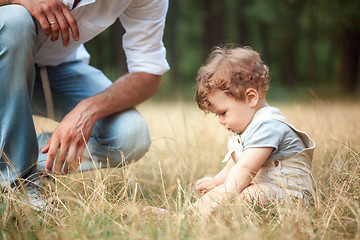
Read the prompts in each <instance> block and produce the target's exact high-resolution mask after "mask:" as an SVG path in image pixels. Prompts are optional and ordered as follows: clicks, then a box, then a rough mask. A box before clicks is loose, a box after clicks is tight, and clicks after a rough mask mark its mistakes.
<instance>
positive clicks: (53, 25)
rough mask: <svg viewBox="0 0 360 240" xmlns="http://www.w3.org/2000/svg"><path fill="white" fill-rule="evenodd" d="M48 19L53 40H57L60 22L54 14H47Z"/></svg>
mask: <svg viewBox="0 0 360 240" xmlns="http://www.w3.org/2000/svg"><path fill="white" fill-rule="evenodd" d="M47 20H48V22H49V25H50V29H51V41H56V40H57V39H58V38H59V29H60V28H59V23H58V21H57V20H56V18H55V16H54V15H52V14H51V15H49V16H47Z"/></svg>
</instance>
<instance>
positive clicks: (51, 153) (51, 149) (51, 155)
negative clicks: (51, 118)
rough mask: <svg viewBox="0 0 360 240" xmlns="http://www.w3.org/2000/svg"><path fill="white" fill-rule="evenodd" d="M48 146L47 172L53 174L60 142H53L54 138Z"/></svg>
mask: <svg viewBox="0 0 360 240" xmlns="http://www.w3.org/2000/svg"><path fill="white" fill-rule="evenodd" d="M47 145H49V146H48V147H47V148H48V151H47V158H46V164H45V171H46V172H51V170H52V169H53V165H54V160H55V158H56V155H57V150H58V148H59V145H60V144H59V142H58V141H52V138H50V140H49V141H48V143H47ZM45 147H46V146H45ZM44 149H45V148H44ZM44 149H43V150H44Z"/></svg>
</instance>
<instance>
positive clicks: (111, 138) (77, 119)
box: [0, 0, 169, 186]
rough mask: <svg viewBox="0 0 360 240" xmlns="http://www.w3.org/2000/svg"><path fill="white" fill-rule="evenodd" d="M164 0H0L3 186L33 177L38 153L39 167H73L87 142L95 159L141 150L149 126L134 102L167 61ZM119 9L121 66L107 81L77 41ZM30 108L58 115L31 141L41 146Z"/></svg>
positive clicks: (153, 88) (134, 155) (156, 81)
mask: <svg viewBox="0 0 360 240" xmlns="http://www.w3.org/2000/svg"><path fill="white" fill-rule="evenodd" d="M167 7H168V2H167V0H107V1H104V0H63V1H60V0H47V1H43V0H0V103H1V105H0V155H1V159H0V166H1V176H0V179H1V185H2V186H4V185H7V184H9V183H11V182H12V181H13V180H14V179H17V178H19V177H20V178H28V179H29V178H30V179H31V176H32V175H33V174H34V173H35V172H36V164H37V161H38V155H40V157H39V160H40V161H38V168H45V170H46V171H47V172H51V171H52V172H53V173H54V174H60V173H61V172H62V173H67V172H73V171H76V170H77V169H78V167H79V165H80V162H81V161H82V156H83V154H84V150H85V147H86V144H87V145H88V147H89V149H90V153H91V157H92V158H93V159H95V165H96V166H97V167H98V166H106V165H107V164H110V166H118V165H120V164H121V163H122V162H123V160H126V161H131V160H138V159H139V158H141V157H142V156H143V155H144V154H145V152H146V151H147V150H148V147H149V145H150V141H151V140H150V135H149V131H148V127H147V124H146V122H145V120H144V119H143V118H142V116H141V115H140V113H139V112H137V110H136V109H135V108H134V106H135V105H136V104H139V103H141V102H143V101H145V100H146V99H148V98H150V97H151V96H153V95H154V94H155V93H156V92H157V90H158V88H159V86H160V82H161V78H162V77H161V76H162V74H163V73H164V72H166V71H167V70H168V69H169V66H168V64H167V61H166V59H165V54H166V53H165V48H164V46H163V42H162V36H163V30H164V24H165V16H166V11H167ZM117 18H120V21H121V23H122V25H123V26H124V28H125V31H126V33H125V34H124V36H123V46H124V50H125V53H126V57H127V64H128V69H129V74H126V75H124V76H122V77H120V78H119V79H118V80H117V81H115V82H114V83H113V84H112V83H111V82H110V81H109V80H108V79H107V78H106V77H105V76H104V75H103V74H102V72H101V71H99V70H97V69H95V68H93V67H91V66H89V65H87V63H88V60H89V55H88V53H87V52H86V50H85V48H84V46H83V43H85V42H87V41H89V40H90V39H92V38H93V37H95V36H96V35H98V34H99V33H100V32H102V31H103V30H105V29H106V28H107V27H108V26H110V25H111V24H112V23H113V22H114V21H115V20H116V19H117ZM49 90H51V91H49ZM44 92H45V94H44ZM45 99H46V100H47V102H46V104H45ZM49 102H50V103H49ZM51 105H53V106H54V109H55V111H54V112H52V111H51V109H52V108H51ZM32 114H39V115H43V116H44V115H46V114H50V115H52V117H53V118H54V119H55V120H57V121H59V122H60V123H59V125H58V127H57V128H56V129H55V131H54V132H53V133H52V135H51V137H50V139H46V140H45V142H44V144H43V145H45V146H41V145H42V143H39V145H40V146H41V148H40V150H41V153H40V154H39V153H38V149H39V147H38V143H37V136H36V133H35V129H34V123H33V119H32ZM45 136H46V135H45V134H40V135H39V136H38V137H39V141H40V142H42V141H44V139H45ZM86 152H87V151H85V154H86ZM42 158H44V159H46V164H45V166H44V163H45V160H44V161H41V160H42ZM82 164H83V163H82ZM88 168H89V166H85V165H84V166H83V169H88ZM90 168H91V167H90Z"/></svg>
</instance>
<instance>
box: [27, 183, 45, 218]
mask: <svg viewBox="0 0 360 240" xmlns="http://www.w3.org/2000/svg"><path fill="white" fill-rule="evenodd" d="M24 190H25V191H24V192H25V195H26V196H27V198H28V201H29V204H30V205H31V207H32V209H33V210H35V211H36V212H41V211H42V210H44V209H45V208H46V206H47V205H48V203H47V201H46V199H45V194H44V190H43V189H42V188H41V187H40V186H39V185H37V184H36V183H33V182H28V183H27V184H26V185H25V189H24Z"/></svg>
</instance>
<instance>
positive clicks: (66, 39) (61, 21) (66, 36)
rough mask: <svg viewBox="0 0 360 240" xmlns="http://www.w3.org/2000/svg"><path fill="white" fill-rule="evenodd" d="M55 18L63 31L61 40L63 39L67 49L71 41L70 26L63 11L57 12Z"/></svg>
mask: <svg viewBox="0 0 360 240" xmlns="http://www.w3.org/2000/svg"><path fill="white" fill-rule="evenodd" d="M55 17H56V19H57V22H58V24H59V27H60V30H61V38H62V43H63V46H64V47H67V46H68V45H69V41H70V34H69V25H68V23H67V21H66V19H65V17H64V15H63V13H62V12H61V11H57V12H55Z"/></svg>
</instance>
